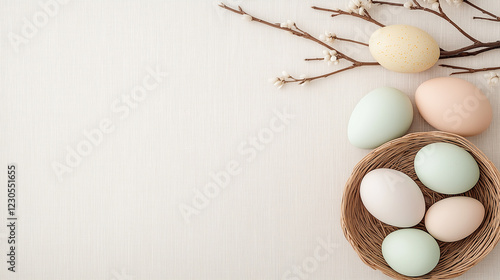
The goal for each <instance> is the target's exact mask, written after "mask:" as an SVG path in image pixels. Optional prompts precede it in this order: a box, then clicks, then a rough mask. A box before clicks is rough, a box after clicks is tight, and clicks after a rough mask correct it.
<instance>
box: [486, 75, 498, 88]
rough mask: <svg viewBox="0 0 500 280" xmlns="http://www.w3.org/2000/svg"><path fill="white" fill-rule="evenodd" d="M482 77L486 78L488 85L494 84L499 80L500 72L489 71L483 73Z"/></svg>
mask: <svg viewBox="0 0 500 280" xmlns="http://www.w3.org/2000/svg"><path fill="white" fill-rule="evenodd" d="M484 78H486V81H487V82H488V85H489V86H496V85H497V84H498V82H499V81H500V74H498V73H496V72H490V73H488V74H484Z"/></svg>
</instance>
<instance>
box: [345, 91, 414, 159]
mask: <svg viewBox="0 0 500 280" xmlns="http://www.w3.org/2000/svg"><path fill="white" fill-rule="evenodd" d="M412 121H413V106H412V104H411V101H410V99H409V98H408V96H407V95H406V94H405V93H403V92H401V91H399V90H397V89H395V88H390V87H379V88H376V89H374V90H372V91H371V92H369V93H368V94H367V95H366V96H365V97H363V98H362V99H361V100H360V101H359V102H358V104H357V105H356V107H355V108H354V111H353V112H352V114H351V118H350V119H349V125H348V127H347V136H348V138H349V141H350V142H351V144H353V145H354V146H356V147H358V148H362V149H373V148H376V147H378V146H380V145H382V144H384V143H385V142H387V141H390V140H392V139H395V138H398V137H400V136H402V135H404V134H405V133H406V131H408V129H409V128H410V125H411V123H412Z"/></svg>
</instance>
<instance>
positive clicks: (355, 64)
mask: <svg viewBox="0 0 500 280" xmlns="http://www.w3.org/2000/svg"><path fill="white" fill-rule="evenodd" d="M219 6H220V7H221V8H223V9H226V10H228V11H231V12H233V13H236V14H240V15H244V16H248V17H249V18H248V19H249V20H250V21H255V22H258V23H262V24H264V25H267V26H271V27H273V28H276V29H281V30H283V31H287V32H289V33H291V34H292V35H295V36H298V37H301V38H304V39H306V40H309V41H313V42H315V43H317V44H319V45H321V46H323V47H326V48H327V49H329V50H331V51H335V52H336V57H337V58H338V59H339V60H340V59H345V60H347V61H349V62H351V66H348V67H345V68H342V69H340V70H336V71H333V72H329V73H326V74H323V75H319V76H314V77H307V78H298V79H297V78H294V77H293V76H291V75H288V76H286V77H281V78H278V81H279V82H280V83H281V84H287V83H299V84H304V83H306V82H310V81H313V80H317V79H321V78H326V77H329V76H332V75H334V74H337V73H341V72H344V71H347V70H351V69H354V68H358V67H361V66H375V65H379V64H378V62H365V61H359V60H356V59H354V58H352V57H350V56H348V55H346V54H344V53H342V52H340V51H338V50H337V49H335V48H334V47H332V46H330V45H328V44H326V43H325V42H322V41H320V40H319V39H316V38H315V37H313V36H311V34H309V33H308V32H306V31H304V30H302V29H301V28H299V27H298V26H297V25H296V24H295V23H293V28H291V27H282V26H281V25H280V24H279V23H271V22H269V21H266V20H263V19H260V18H258V17H255V16H253V15H251V14H249V13H247V12H245V11H244V10H243V9H242V8H241V7H240V6H238V9H234V8H231V7H229V6H227V5H226V4H224V3H220V4H219ZM336 39H337V40H341V41H347V42H351V43H356V44H361V45H365V46H367V44H365V43H362V42H358V41H355V40H351V39H345V38H338V37H337V38H336ZM322 59H323V58H322ZM306 60H308V59H306ZM310 60H319V59H310Z"/></svg>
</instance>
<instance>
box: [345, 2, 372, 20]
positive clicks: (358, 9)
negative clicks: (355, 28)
mask: <svg viewBox="0 0 500 280" xmlns="http://www.w3.org/2000/svg"><path fill="white" fill-rule="evenodd" d="M371 7H372V1H371V0H350V1H349V3H347V5H346V12H348V13H351V14H352V13H355V14H358V15H361V16H364V15H366V10H368V9H370V8H371Z"/></svg>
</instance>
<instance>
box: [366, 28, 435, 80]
mask: <svg viewBox="0 0 500 280" xmlns="http://www.w3.org/2000/svg"><path fill="white" fill-rule="evenodd" d="M368 45H369V48H370V53H371V54H372V56H373V58H375V60H376V61H377V62H378V63H380V65H382V66H383V67H384V68H387V69H389V70H391V71H395V72H403V73H417V72H422V71H425V70H427V69H429V68H431V67H432V66H433V65H434V64H436V62H437V61H438V59H439V55H440V50H439V45H438V44H437V42H436V40H434V38H432V36H431V35H429V34H428V33H427V32H425V31H423V30H422V29H420V28H417V27H414V26H411V25H403V24H396V25H389V26H386V27H382V28H380V29H378V30H377V31H375V32H373V34H372V35H371V36H370V41H369V43H368Z"/></svg>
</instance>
